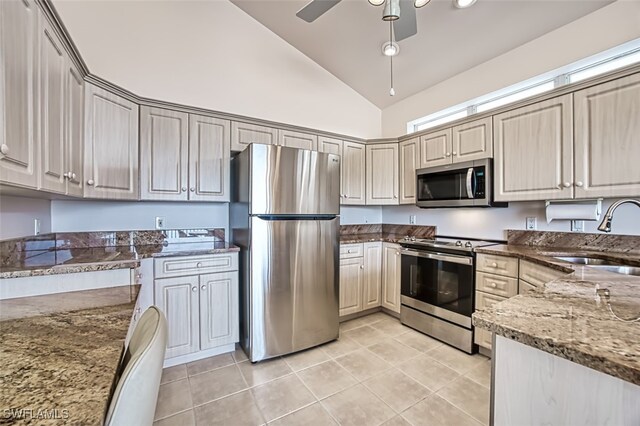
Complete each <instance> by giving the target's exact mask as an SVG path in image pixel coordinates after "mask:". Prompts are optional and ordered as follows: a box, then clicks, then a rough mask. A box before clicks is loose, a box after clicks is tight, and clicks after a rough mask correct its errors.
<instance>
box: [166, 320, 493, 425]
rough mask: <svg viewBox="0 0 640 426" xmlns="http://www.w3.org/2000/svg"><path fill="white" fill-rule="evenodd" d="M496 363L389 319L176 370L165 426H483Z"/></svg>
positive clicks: (169, 382)
mask: <svg viewBox="0 0 640 426" xmlns="http://www.w3.org/2000/svg"><path fill="white" fill-rule="evenodd" d="M490 371H491V364H490V361H489V359H488V358H486V357H484V356H482V355H473V356H469V355H467V354H465V353H464V352H461V351H458V350H456V349H453V348H451V347H449V346H447V345H444V344H442V343H440V342H439V341H437V340H434V339H431V338H430V337H427V336H425V335H423V334H421V333H418V332H416V331H414V330H412V329H410V328H408V327H405V326H403V325H401V324H400V322H399V321H398V320H397V319H395V318H393V317H391V316H389V315H386V314H383V313H381V312H380V313H375V314H372V315H368V316H366V317H362V318H358V319H355V320H352V321H348V322H345V323H342V324H341V325H340V339H339V340H337V341H335V342H332V343H328V344H326V345H323V346H320V347H317V348H314V349H310V350H307V351H304V352H300V353H297V354H294V355H289V356H285V357H281V358H277V359H273V360H269V361H264V362H261V363H257V364H251V363H250V362H248V361H247V357H246V356H245V354H244V352H242V350H241V349H238V350H236V351H235V353H233V354H224V355H219V356H216V357H212V358H207V359H204V360H201V361H196V362H192V363H189V364H182V365H178V366H175V367H171V368H167V369H165V370H164V372H163V375H162V384H161V386H160V394H159V396H158V405H157V410H156V422H155V423H154V424H155V425H158V426H160V425H162V426H168V425H176V426H178V425H179V426H188V425H233V426H236V425H238V426H239V425H261V424H266V423H269V424H270V425H271V424H273V425H336V424H340V425H358V426H366V425H381V424H384V425H398V426H399V425H415V426H417V425H455V426H463V425H480V424H485V425H486V424H488V423H489V386H490Z"/></svg>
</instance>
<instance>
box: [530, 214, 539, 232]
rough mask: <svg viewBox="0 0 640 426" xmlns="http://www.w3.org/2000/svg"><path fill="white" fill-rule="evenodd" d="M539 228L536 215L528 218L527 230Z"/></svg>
mask: <svg viewBox="0 0 640 426" xmlns="http://www.w3.org/2000/svg"><path fill="white" fill-rule="evenodd" d="M537 228H538V220H537V219H536V218H535V217H528V218H527V230H528V231H533V230H535V229H537Z"/></svg>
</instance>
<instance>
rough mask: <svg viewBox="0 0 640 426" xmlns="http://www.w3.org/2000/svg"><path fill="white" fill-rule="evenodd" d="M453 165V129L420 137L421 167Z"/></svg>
mask: <svg viewBox="0 0 640 426" xmlns="http://www.w3.org/2000/svg"><path fill="white" fill-rule="evenodd" d="M450 163H451V128H449V129H444V130H439V131H437V132H433V133H429V134H426V135H424V136H421V137H420V167H421V168H424V167H435V166H443V165H445V164H450Z"/></svg>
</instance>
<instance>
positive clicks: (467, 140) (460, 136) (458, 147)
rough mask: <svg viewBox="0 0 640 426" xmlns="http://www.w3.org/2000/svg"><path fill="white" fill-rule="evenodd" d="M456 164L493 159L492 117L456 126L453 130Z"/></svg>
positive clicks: (454, 160)
mask: <svg viewBox="0 0 640 426" xmlns="http://www.w3.org/2000/svg"><path fill="white" fill-rule="evenodd" d="M452 140H453V150H452V151H451V156H452V157H453V162H454V163H459V162H463V161H471V160H478V159H481V158H491V157H493V124H492V121H491V117H487V118H483V119H481V120H476V121H472V122H470V123H465V124H461V125H460V126H455V127H454V128H453V130H452Z"/></svg>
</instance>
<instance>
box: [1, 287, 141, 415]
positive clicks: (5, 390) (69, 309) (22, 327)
mask: <svg viewBox="0 0 640 426" xmlns="http://www.w3.org/2000/svg"><path fill="white" fill-rule="evenodd" d="M137 292H138V288H137V286H125V287H115V288H109V289H100V290H87V291H78V292H71V293H62V294H55V295H48V296H37V297H31V298H22V299H11V300H5V301H0V312H2V320H1V321H0V340H1V341H2V346H1V347H0V386H1V388H2V391H1V393H0V408H1V409H3V410H11V409H13V410H15V411H13V413H14V414H12V412H11V411H9V412H7V411H3V413H2V416H3V419H2V421H0V423H3V424H5V423H6V424H13V423H17V424H38V425H40V424H61V423H64V424H77V425H98V424H102V420H103V417H104V413H105V410H106V408H107V404H108V401H109V396H110V390H111V386H112V383H113V380H114V376H115V374H116V370H117V367H118V364H119V362H120V356H121V354H122V349H123V342H124V339H125V337H126V334H127V330H128V328H129V323H130V320H131V315H132V313H133V308H134V305H135V299H136V297H137ZM19 410H27V411H22V414H20V411H19ZM28 410H30V411H28ZM54 410H55V411H54ZM38 413H40V414H38ZM38 415H55V416H57V417H58V419H54V420H43V418H42V417H40V418H38V417H37V416H38ZM32 417H33V418H32Z"/></svg>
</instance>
